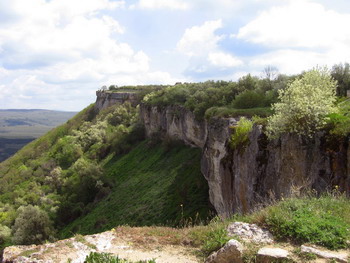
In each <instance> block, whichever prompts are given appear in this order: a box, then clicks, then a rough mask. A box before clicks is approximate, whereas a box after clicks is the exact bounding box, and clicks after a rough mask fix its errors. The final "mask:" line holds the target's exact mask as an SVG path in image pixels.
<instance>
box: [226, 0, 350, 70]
mask: <svg viewBox="0 0 350 263" xmlns="http://www.w3.org/2000/svg"><path fill="white" fill-rule="evenodd" d="M348 24H350V15H349V14H343V13H342V14H341V13H337V12H335V11H333V10H330V9H326V7H325V6H323V5H321V4H319V3H315V2H313V1H309V0H293V1H288V3H286V4H285V5H283V6H275V7H270V8H269V9H268V10H266V11H263V12H261V13H260V14H259V15H258V16H257V17H256V18H255V19H253V20H252V21H250V22H249V23H247V24H246V25H245V26H243V27H241V28H240V29H239V31H238V34H236V35H235V34H232V35H231V38H236V39H239V40H245V41H248V42H251V43H253V44H257V45H263V46H266V47H269V48H274V51H269V52H267V53H264V54H260V55H256V56H254V57H249V58H248V61H249V62H248V63H249V66H250V68H251V69H257V68H260V69H262V68H264V67H266V66H268V65H273V66H276V67H277V68H278V69H279V71H280V72H282V73H286V74H296V73H300V72H301V71H302V70H308V69H311V68H313V67H315V66H317V65H319V66H323V65H327V66H328V67H331V66H332V65H334V64H337V63H340V62H345V61H349V60H350V53H349V45H350V31H349V30H348V29H347V25H348Z"/></svg>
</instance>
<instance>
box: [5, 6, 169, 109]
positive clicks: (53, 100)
mask: <svg viewBox="0 0 350 263" xmlns="http://www.w3.org/2000/svg"><path fill="white" fill-rule="evenodd" d="M2 2H5V1H4V0H0V6H1V7H3V6H4V7H6V8H4V9H6V10H4V9H3V10H2V11H1V12H2V13H6V14H7V15H8V16H9V17H10V16H12V17H15V19H12V20H11V21H9V22H7V23H5V24H0V77H1V79H2V83H1V86H0V94H1V96H2V97H3V96H6V98H7V99H6V101H2V102H1V107H4V108H16V107H20V108H24V107H35V108H56V109H59V108H61V109H62V108H66V109H70V110H79V109H81V108H82V107H83V105H87V104H89V103H91V102H92V101H93V100H94V99H95V98H94V96H95V94H94V93H95V92H94V91H95V90H96V89H98V88H99V87H100V86H102V84H104V83H106V80H112V79H114V80H116V81H117V82H114V84H117V85H121V84H131V83H137V84H143V83H150V82H154V83H156V82H157V81H158V78H159V79H160V80H161V81H165V82H166V83H169V82H170V81H173V80H175V79H173V78H172V77H171V76H170V74H169V73H166V72H160V71H156V72H152V71H151V69H150V65H149V60H150V59H149V57H148V55H147V54H145V53H144V52H143V51H141V50H139V51H138V50H134V49H133V48H132V47H131V46H130V45H129V44H127V43H123V42H120V41H117V40H116V39H117V37H118V35H120V34H123V33H124V32H125V28H124V27H123V26H121V25H120V23H119V22H118V21H117V20H115V18H113V17H112V16H110V15H107V14H105V13H104V12H102V11H106V10H112V9H115V8H123V6H124V5H125V2H124V1H109V0H85V1H84V3H83V4H82V2H81V1H78V0H51V1H45V0H32V1H27V0H12V1H11V2H10V4H8V5H4V4H3V3H2ZM6 4H7V3H6ZM0 20H1V18H0ZM123 80H128V81H130V82H129V83H127V82H123ZM118 81H122V82H123V83H118ZM169 84H170V83H169ZM14 91H15V92H14ZM2 99H3V98H2ZM34 101H35V106H33V102H34ZM74 101H75V102H74ZM30 105H32V106H30Z"/></svg>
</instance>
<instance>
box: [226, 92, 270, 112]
mask: <svg viewBox="0 0 350 263" xmlns="http://www.w3.org/2000/svg"><path fill="white" fill-rule="evenodd" d="M264 104H265V96H264V95H263V94H259V93H257V92H255V91H251V90H247V91H243V92H242V93H240V94H239V95H237V96H236V98H235V99H234V101H233V106H234V107H235V108H237V109H250V108H257V107H261V106H264Z"/></svg>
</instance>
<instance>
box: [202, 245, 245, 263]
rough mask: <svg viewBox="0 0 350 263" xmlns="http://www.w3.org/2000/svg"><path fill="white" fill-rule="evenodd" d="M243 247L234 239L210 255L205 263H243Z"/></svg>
mask: <svg viewBox="0 0 350 263" xmlns="http://www.w3.org/2000/svg"><path fill="white" fill-rule="evenodd" d="M242 256H243V245H242V244H241V243H240V242H239V241H237V240H234V239H231V240H229V241H228V242H227V243H226V244H225V245H224V246H223V247H222V248H220V249H219V250H218V251H216V252H214V253H212V254H211V255H210V256H209V257H208V258H207V259H206V260H205V263H231V262H235V263H243V260H242Z"/></svg>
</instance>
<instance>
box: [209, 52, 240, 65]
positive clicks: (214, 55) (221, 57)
mask: <svg viewBox="0 0 350 263" xmlns="http://www.w3.org/2000/svg"><path fill="white" fill-rule="evenodd" d="M208 60H209V62H210V63H211V64H213V65H214V66H218V67H222V68H232V67H236V66H240V65H242V64H243V61H242V60H240V59H238V58H235V57H233V56H232V55H230V54H227V53H224V52H211V53H209V55H208Z"/></svg>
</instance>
